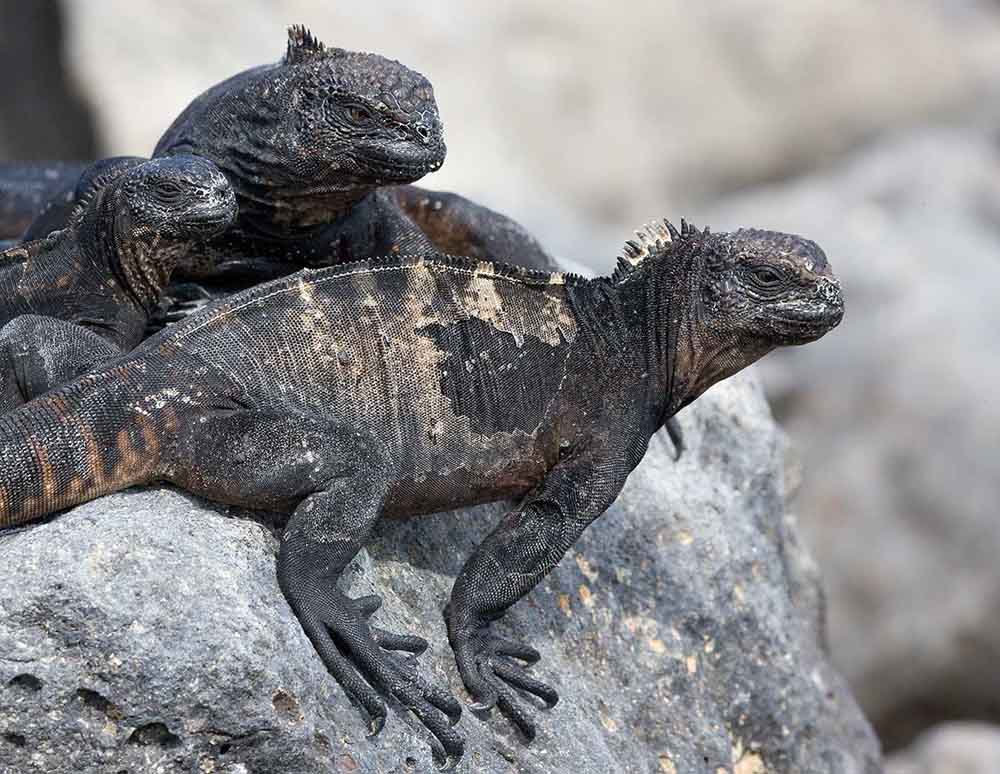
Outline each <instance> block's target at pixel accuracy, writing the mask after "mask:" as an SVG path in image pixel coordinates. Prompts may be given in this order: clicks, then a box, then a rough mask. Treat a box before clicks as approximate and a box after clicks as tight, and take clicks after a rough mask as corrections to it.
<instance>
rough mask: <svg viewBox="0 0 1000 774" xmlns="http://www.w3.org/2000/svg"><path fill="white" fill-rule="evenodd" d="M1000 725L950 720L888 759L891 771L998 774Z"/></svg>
mask: <svg viewBox="0 0 1000 774" xmlns="http://www.w3.org/2000/svg"><path fill="white" fill-rule="evenodd" d="M997 761H1000V728H998V727H997V726H992V725H989V724H987V723H948V724H946V725H942V726H936V727H935V728H933V729H931V730H930V731H928V732H926V733H924V734H921V735H920V737H919V738H918V739H917V741H915V742H914V743H913V744H912V745H911V746H910V747H908V748H907V749H906V750H905V751H903V752H901V753H897V754H896V755H893V756H892V758H890V759H889V761H887V764H886V772H887V774H995V772H996V770H997Z"/></svg>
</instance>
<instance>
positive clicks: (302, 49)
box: [283, 24, 344, 65]
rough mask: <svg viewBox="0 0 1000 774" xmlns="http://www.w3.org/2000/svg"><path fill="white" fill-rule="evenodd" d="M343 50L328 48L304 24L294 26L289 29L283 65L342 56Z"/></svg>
mask: <svg viewBox="0 0 1000 774" xmlns="http://www.w3.org/2000/svg"><path fill="white" fill-rule="evenodd" d="M343 53H344V50H343V49H341V48H327V47H326V45H325V44H324V43H323V42H322V41H321V40H319V38H317V37H316V36H315V35H313V34H312V33H311V32H310V31H309V30H308V29H307V28H306V27H305V25H303V24H293V25H292V26H291V27H289V28H288V47H287V48H286V49H285V58H284V60H283V64H286V65H294V64H301V63H302V62H309V61H312V60H314V59H324V58H327V57H334V56H340V55H341V54H343Z"/></svg>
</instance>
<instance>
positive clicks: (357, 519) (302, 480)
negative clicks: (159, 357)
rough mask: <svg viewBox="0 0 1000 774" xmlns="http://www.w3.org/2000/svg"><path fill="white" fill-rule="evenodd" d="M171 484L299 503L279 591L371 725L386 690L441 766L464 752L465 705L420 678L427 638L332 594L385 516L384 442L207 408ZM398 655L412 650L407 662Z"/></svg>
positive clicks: (239, 498) (381, 711)
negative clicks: (378, 621)
mask: <svg viewBox="0 0 1000 774" xmlns="http://www.w3.org/2000/svg"><path fill="white" fill-rule="evenodd" d="M187 424H188V426H189V429H187V430H186V431H185V432H184V433H183V435H182V437H181V438H180V440H179V441H178V447H177V449H176V451H175V452H174V454H173V458H174V459H175V460H176V461H175V462H174V463H173V464H172V466H171V469H168V470H167V472H166V477H167V478H168V480H171V481H173V482H175V483H177V484H179V485H181V486H183V487H184V488H185V489H188V490H189V491H192V492H195V493H204V494H207V495H209V496H211V497H212V498H213V499H215V500H221V501H224V502H232V503H236V504H242V505H248V506H251V507H256V508H271V509H283V508H286V507H288V505H289V504H295V503H297V505H295V508H294V511H293V513H292V516H291V518H290V519H289V521H288V525H287V527H286V528H285V532H284V536H283V538H282V541H281V546H280V548H279V551H278V566H277V571H278V585H279V586H280V587H281V590H282V592H283V593H284V595H285V598H286V599H287V600H288V603H289V605H290V606H291V608H292V610H293V611H294V612H295V615H296V617H297V618H298V619H299V622H300V623H301V625H302V628H303V630H304V631H305V633H306V635H307V636H308V637H309V640H310V641H311V642H312V644H313V646H314V647H315V648H316V652H317V653H318V654H319V656H320V658H321V659H322V661H323V664H324V665H325V666H326V668H327V669H328V670H329V671H330V673H331V674H332V675H333V676H334V677H335V678H336V679H337V681H338V682H339V683H340V685H341V686H342V687H343V689H344V691H345V692H346V693H347V694H348V696H350V697H351V698H352V699H354V700H355V701H356V702H357V703H358V704H360V705H361V706H362V707H363V708H364V709H365V711H366V712H367V714H368V716H369V720H370V731H371V735H374V734H377V733H378V732H379V731H381V729H382V726H383V725H384V724H385V720H386V705H385V702H384V700H383V699H382V698H381V696H380V695H379V692H380V691H382V692H384V693H386V694H389V695H391V696H393V697H394V698H395V699H396V700H397V701H398V702H400V704H402V705H403V706H404V707H406V708H407V709H409V710H410V711H411V712H413V713H414V714H415V715H416V716H417V718H418V719H419V720H420V722H421V723H423V724H424V726H426V727H427V729H428V730H429V731H430V732H431V733H432V734H433V735H434V739H435V740H434V742H432V749H433V750H434V755H435V758H436V759H437V761H438V762H439V763H442V764H444V765H445V766H446V767H447V766H448V765H450V764H451V763H454V762H455V761H457V760H458V759H459V758H460V757H461V755H462V751H463V743H462V739H461V737H460V736H459V735H458V733H457V732H456V731H455V729H454V728H452V726H453V725H454V724H455V723H456V722H457V721H458V719H459V717H460V716H461V713H462V708H461V705H460V704H459V703H458V702H457V701H456V700H455V699H454V697H452V696H451V695H450V694H449V693H447V692H446V691H445V690H443V689H440V688H437V687H436V686H433V685H430V684H428V683H426V682H425V681H424V680H423V679H421V678H420V676H419V675H418V674H417V672H416V665H415V656H416V655H419V654H420V653H422V652H423V651H424V650H425V649H426V648H427V642H426V641H425V640H424V639H423V638H421V637H416V636H412V635H404V634H396V633H393V632H389V631H386V630H384V629H380V628H378V627H377V626H373V625H372V624H370V623H369V618H370V617H371V615H372V614H373V613H374V612H375V611H376V610H377V609H378V607H379V605H380V604H381V600H380V599H379V598H378V597H376V596H368V597H362V598H360V599H351V598H350V597H348V596H347V595H345V594H344V593H342V592H341V591H340V590H339V589H338V588H337V581H338V579H339V578H340V575H341V573H342V572H343V571H344V568H345V567H347V565H348V563H349V562H350V561H351V560H352V559H353V558H354V556H355V555H356V554H357V553H358V551H360V550H361V548H362V547H363V546H364V544H365V543H366V542H367V540H368V538H369V535H370V533H371V530H372V527H373V525H374V524H375V522H376V521H377V520H378V518H379V515H380V513H381V511H382V505H383V501H384V499H385V495H386V491H387V489H388V486H389V481H390V478H391V472H390V469H389V464H388V462H387V460H386V458H385V456H384V455H383V454H382V453H380V451H379V447H378V444H377V442H376V441H375V440H374V439H372V438H370V437H368V436H367V435H365V434H363V433H359V432H358V431H357V430H356V429H351V428H346V427H343V426H340V425H337V424H335V423H333V422H330V421H328V420H326V419H323V418H320V417H313V416H308V415H302V414H298V413H288V414H274V413H270V412H259V411H246V410H236V411H218V410H212V411H211V412H210V413H209V415H208V416H203V417H201V421H197V422H189V423H187ZM392 651H403V652H405V653H408V654H412V655H410V656H409V657H407V658H404V657H402V656H400V655H399V654H398V653H394V652H392Z"/></svg>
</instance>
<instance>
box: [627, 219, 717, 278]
mask: <svg viewBox="0 0 1000 774" xmlns="http://www.w3.org/2000/svg"><path fill="white" fill-rule="evenodd" d="M709 233H710V232H709V229H708V227H707V226H706V227H705V229H704V230H703V231H699V230H698V229H697V228H696V227H695V226H694V225H692V224H691V223H688V222H687V221H686V220H684V218H681V228H680V231H678V230H677V228H676V227H675V226H674V224H673V223H671V222H670V221H669V220H667V219H666V218H664V219H663V222H662V223H647V224H646V225H645V226H643V227H642V228H641V229H639V230H638V231H636V232H635V235H636V239H629V240H628V241H626V242H625V246H624V247H623V248H622V254H621V255H620V256H619V257H618V266H617V267H616V268H615V273H614V275H613V277H612V279H614V280H620V279H623V278H624V277H625V276H627V275H628V274H629V273H630V272H631V271H632V270H633V269H635V267H636V266H639V265H640V264H641V263H642V262H643V261H644V260H646V258H648V257H649V256H651V255H660V254H662V253H664V252H666V251H668V250H670V247H671V245H672V243H674V242H679V241H681V240H684V239H691V238H692V237H696V236H708V234H709Z"/></svg>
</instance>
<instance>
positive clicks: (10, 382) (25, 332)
mask: <svg viewBox="0 0 1000 774" xmlns="http://www.w3.org/2000/svg"><path fill="white" fill-rule="evenodd" d="M121 353H122V351H121V349H119V348H118V347H117V346H115V345H114V344H113V343H112V342H110V341H108V340H107V339H104V338H102V337H101V336H98V335H97V334H96V333H94V332H93V331H91V330H88V329H87V328H84V327H83V326H81V325H77V324H75V323H71V322H67V321H66V320H57V319H55V318H54V317H45V316H42V315H35V314H26V315H22V316H20V317H15V318H14V319H13V320H11V321H10V322H9V323H7V324H6V325H4V326H3V328H0V413H6V412H8V411H13V410H14V409H15V408H17V407H18V406H20V405H22V404H24V403H26V402H27V401H29V400H31V399H32V398H36V397H38V396H39V395H41V394H42V393H45V392H48V391H49V390H51V389H53V388H54V387H58V386H60V385H62V384H66V383H67V382H69V381H71V380H72V379H75V378H76V377H77V376H80V375H81V374H83V373H85V372H87V371H89V370H90V369H91V368H93V367H94V366H96V365H99V364H100V363H103V362H105V361H106V360H110V359H111V358H113V357H116V356H118V355H120V354H121Z"/></svg>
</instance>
